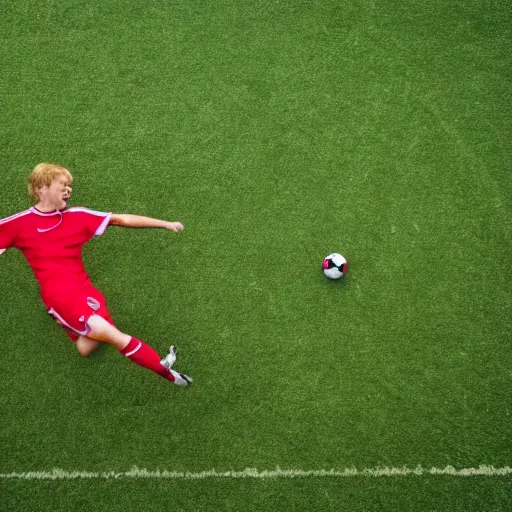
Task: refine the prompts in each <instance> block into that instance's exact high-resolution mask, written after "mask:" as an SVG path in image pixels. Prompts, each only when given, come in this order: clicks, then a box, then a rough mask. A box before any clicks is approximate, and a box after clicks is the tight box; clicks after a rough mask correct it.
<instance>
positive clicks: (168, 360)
mask: <svg viewBox="0 0 512 512" xmlns="http://www.w3.org/2000/svg"><path fill="white" fill-rule="evenodd" d="M175 362H176V347H175V346H174V345H171V346H170V347H169V353H168V354H167V355H166V356H165V357H164V358H163V359H162V360H161V361H160V364H161V365H162V366H163V367H164V368H167V370H170V369H171V368H172V367H173V366H174V363H175Z"/></svg>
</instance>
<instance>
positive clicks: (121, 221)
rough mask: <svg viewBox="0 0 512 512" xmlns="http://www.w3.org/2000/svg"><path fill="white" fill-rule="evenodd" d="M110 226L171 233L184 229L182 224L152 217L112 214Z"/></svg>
mask: <svg viewBox="0 0 512 512" xmlns="http://www.w3.org/2000/svg"><path fill="white" fill-rule="evenodd" d="M110 224H111V225H112V226H122V227H124V228H164V229H169V230H170V231H181V230H182V229H183V224H182V223H181V222H169V221H166V220H160V219H153V218H151V217H143V216H142V215H131V214H129V213H120V214H116V213H114V214H112V217H110Z"/></svg>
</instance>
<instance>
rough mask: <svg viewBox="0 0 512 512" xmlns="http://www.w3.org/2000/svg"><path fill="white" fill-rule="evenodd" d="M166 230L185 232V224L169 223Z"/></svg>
mask: <svg viewBox="0 0 512 512" xmlns="http://www.w3.org/2000/svg"><path fill="white" fill-rule="evenodd" d="M166 228H167V229H168V230H170V231H183V224H182V223H181V222H168V223H167V226H166Z"/></svg>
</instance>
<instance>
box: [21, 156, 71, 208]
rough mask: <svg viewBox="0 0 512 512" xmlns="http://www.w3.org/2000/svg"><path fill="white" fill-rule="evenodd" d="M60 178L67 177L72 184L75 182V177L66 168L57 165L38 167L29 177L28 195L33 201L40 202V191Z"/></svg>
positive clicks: (40, 165) (41, 165)
mask: <svg viewBox="0 0 512 512" xmlns="http://www.w3.org/2000/svg"><path fill="white" fill-rule="evenodd" d="M60 176H64V177H66V178H67V179H68V180H69V182H70V183H71V181H73V176H71V173H70V172H69V171H68V170H67V169H66V168H65V167H61V166H60V165H55V164H39V165H36V166H35V167H34V170H33V171H32V173H31V174H30V176H29V177H28V194H29V195H30V197H31V198H32V199H33V201H35V202H37V201H39V196H38V195H37V192H38V191H39V189H41V188H43V187H49V186H50V185H51V183H52V181H53V180H54V179H56V178H58V177H60Z"/></svg>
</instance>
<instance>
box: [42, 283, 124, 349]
mask: <svg viewBox="0 0 512 512" xmlns="http://www.w3.org/2000/svg"><path fill="white" fill-rule="evenodd" d="M46 306H47V307H48V313H49V314H50V315H52V316H53V317H54V318H55V320H57V322H58V323H59V324H60V325H62V327H64V329H65V331H66V332H67V334H68V336H69V337H70V338H71V340H72V341H76V340H77V339H78V338H79V337H80V336H87V334H88V333H89V326H88V325H87V321H88V320H89V317H90V316H91V315H99V316H101V317H103V318H104V319H105V320H107V321H108V322H110V323H111V324H112V325H115V324H114V321H113V320H112V317H111V316H110V312H109V310H108V309H107V301H106V300H105V297H104V296H103V294H102V293H101V292H100V291H99V290H97V289H96V288H94V287H88V288H85V289H80V290H76V291H73V292H68V291H67V292H65V293H63V294H62V295H58V296H54V297H52V298H51V299H50V300H48V301H46Z"/></svg>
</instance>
